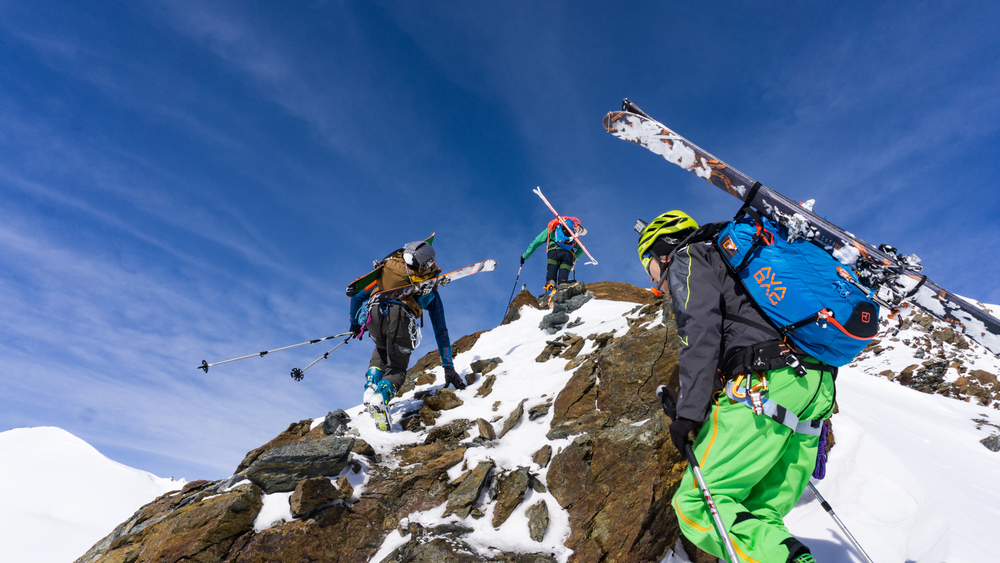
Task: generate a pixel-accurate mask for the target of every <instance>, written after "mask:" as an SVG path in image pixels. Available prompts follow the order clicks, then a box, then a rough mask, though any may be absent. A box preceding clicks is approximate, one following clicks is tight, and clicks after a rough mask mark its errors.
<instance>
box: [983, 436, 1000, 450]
mask: <svg viewBox="0 0 1000 563" xmlns="http://www.w3.org/2000/svg"><path fill="white" fill-rule="evenodd" d="M980 443H982V444H983V445H984V446H986V449H988V450H990V451H991V452H1000V435H997V434H994V435H992V436H988V437H986V438H983V439H982V440H980Z"/></svg>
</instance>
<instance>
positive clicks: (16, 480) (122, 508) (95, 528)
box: [0, 427, 184, 563]
mask: <svg viewBox="0 0 1000 563" xmlns="http://www.w3.org/2000/svg"><path fill="white" fill-rule="evenodd" d="M183 485H184V481H173V480H171V479H161V478H159V477H156V476H155V475H153V474H151V473H147V472H145V471H140V470H138V469H132V468H131V467H126V466H124V465H122V464H120V463H116V462H114V461H111V460H110V459H108V458H106V457H104V456H103V455H101V453H100V452H98V451H97V450H95V449H94V448H93V447H91V446H90V445H89V444H87V443H86V442H84V441H83V440H81V439H79V438H77V437H76V436H73V435H72V434H70V433H69V432H66V431H65V430H61V429H59V428H50V427H48V428H47V427H43V428H18V429H15V430H8V431H7V432H2V433H0V561H4V562H6V563H70V562H72V561H73V560H75V559H76V558H77V557H79V556H81V555H83V554H84V552H86V551H87V549H89V548H90V546H91V545H93V544H94V543H96V542H97V541H98V540H100V539H101V538H102V537H104V536H105V535H107V533H108V532H109V531H111V530H112V529H113V528H114V527H115V526H116V525H118V524H119V523H120V522H121V521H122V520H124V519H126V518H128V517H129V516H130V515H131V514H132V513H133V512H135V511H136V510H137V509H138V508H139V507H141V506H142V505H144V504H146V503H148V502H150V501H151V500H153V499H154V498H156V497H158V496H160V495H162V494H163V493H166V492H168V491H172V490H175V489H179V488H180V487H181V486H183Z"/></svg>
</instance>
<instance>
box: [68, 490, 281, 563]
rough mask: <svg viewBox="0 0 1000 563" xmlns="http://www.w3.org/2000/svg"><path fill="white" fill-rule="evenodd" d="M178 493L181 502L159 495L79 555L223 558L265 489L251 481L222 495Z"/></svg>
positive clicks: (85, 560)
mask: <svg viewBox="0 0 1000 563" xmlns="http://www.w3.org/2000/svg"><path fill="white" fill-rule="evenodd" d="M176 497H177V498H176V500H177V501H180V502H182V503H183V505H182V506H177V505H173V504H172V503H170V502H160V501H162V500H165V499H163V497H161V499H158V501H154V503H151V504H150V505H146V506H145V507H143V508H142V509H140V510H139V512H137V513H136V514H135V515H133V517H132V519H130V520H128V521H126V522H125V523H123V524H122V525H120V526H118V528H116V529H115V531H113V532H112V533H111V535H110V536H108V537H107V538H105V540H102V541H101V542H98V544H97V545H95V546H94V547H93V548H91V550H90V551H88V552H87V553H86V554H84V555H83V556H82V557H80V559H78V560H77V561H78V562H79V563H91V562H96V561H102V562H103V561H106V562H119V561H120V562H131V561H192V562H195V561H199V562H216V561H222V560H223V558H224V557H225V556H226V554H227V553H228V552H229V550H230V548H231V547H232V546H233V544H234V543H235V542H236V540H237V539H238V538H239V537H240V536H243V535H244V534H249V533H250V532H251V531H252V530H253V522H254V519H255V518H257V514H258V513H259V512H260V508H261V506H262V503H261V490H260V489H258V488H257V487H256V486H254V485H252V484H249V483H247V484H245V485H241V486H239V487H236V488H235V489H233V490H232V491H230V492H227V493H222V494H218V495H207V496H206V495H202V494H201V493H195V494H194V495H192V496H187V497H184V496H183V495H176ZM202 497H204V498H202Z"/></svg>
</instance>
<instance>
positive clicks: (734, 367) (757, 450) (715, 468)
mask: <svg viewBox="0 0 1000 563" xmlns="http://www.w3.org/2000/svg"><path fill="white" fill-rule="evenodd" d="M723 225H724V223H715V224H711V225H706V226H705V227H702V228H701V229H699V228H698V224H697V223H696V222H695V221H694V220H693V219H691V218H690V217H689V216H688V215H686V214H684V213H683V212H680V211H671V212H668V213H664V214H663V215H661V216H659V217H657V218H656V219H655V220H654V221H653V222H651V223H650V224H649V225H647V226H646V228H645V229H644V230H643V232H642V234H641V235H640V238H639V257H640V260H641V261H642V264H643V267H645V268H646V270H647V272H648V273H649V274H650V279H651V281H652V282H653V283H654V284H656V286H657V288H661V287H662V286H663V285H664V282H666V285H667V290H668V291H669V293H670V297H671V300H672V302H673V312H674V318H675V320H676V324H677V336H678V337H679V339H680V351H679V353H678V362H679V364H680V373H679V379H680V392H679V394H678V396H677V400H676V413H672V414H673V420H672V422H671V424H670V438H671V440H672V441H673V443H674V445H675V446H676V447H677V449H678V450H679V451H681V452H683V451H685V445H686V444H687V443H688V441H689V437H688V435H689V433H690V432H691V431H692V430H697V429H698V428H699V427H700V430H699V431H698V432H697V437H696V438H695V440H694V444H693V450H694V455H695V456H696V457H697V459H698V461H699V463H700V465H701V471H702V473H703V476H704V478H705V481H706V485H707V487H708V489H709V490H710V491H711V492H712V496H713V498H714V500H715V504H716V506H717V507H718V511H719V514H720V515H721V517H722V520H723V523H724V524H725V526H726V529H727V531H728V534H729V537H730V539H731V541H732V543H733V546H734V547H735V550H736V553H737V555H738V556H739V557H740V558H741V560H745V561H748V562H750V561H760V562H767V563H770V562H795V563H805V562H813V561H814V559H813V557H812V555H811V554H810V553H809V549H808V548H807V547H806V546H805V545H803V544H802V543H801V542H799V541H798V540H797V539H795V538H794V537H792V536H791V535H790V534H789V533H788V529H787V528H786V527H785V525H784V522H783V520H782V519H783V518H784V516H785V515H787V514H788V512H789V511H791V509H792V507H794V506H795V503H796V502H797V501H798V499H799V497H800V496H801V495H802V492H803V490H804V489H805V487H806V484H807V483H808V480H809V477H810V475H811V474H812V472H813V469H814V468H815V465H816V455H817V448H818V444H819V435H818V434H819V431H818V430H816V428H817V427H818V426H821V425H817V424H816V423H815V422H813V421H821V420H823V419H825V418H827V417H829V416H830V413H831V412H832V409H833V400H834V381H833V374H834V373H835V369H834V368H830V367H829V366H825V365H823V364H820V363H818V362H816V361H815V360H811V359H809V358H805V357H801V360H802V361H801V363H798V364H797V363H796V361H797V359H798V358H800V356H796V355H794V353H793V350H792V349H791V348H789V346H788V345H787V344H785V343H784V342H783V341H782V340H781V336H780V335H779V333H778V331H777V330H776V329H774V328H773V327H772V325H771V324H770V322H769V321H768V320H767V319H766V318H765V317H764V316H763V314H762V313H760V312H759V311H758V309H757V307H756V306H755V305H754V304H753V302H752V301H751V299H750V297H749V296H748V294H747V292H746V290H745V289H744V287H743V286H742V282H741V281H740V280H739V279H738V278H736V277H735V275H734V274H733V273H732V272H731V271H730V269H729V267H728V265H727V263H726V261H725V259H724V258H723V256H722V255H721V254H720V252H719V251H718V250H717V248H716V246H715V242H714V234H716V233H718V231H719V229H721V227H722V226H723ZM692 241H694V242H692ZM665 306H666V305H665ZM793 365H794V366H795V367H798V368H799V371H800V373H799V374H797V373H796V371H795V369H793V367H792V366H793ZM779 366H782V367H779ZM761 367H765V368H767V369H764V370H762V371H755V368H757V369H760V368H761ZM720 375H722V376H723V377H724V378H726V380H727V381H728V383H726V385H725V392H722V391H719V387H716V384H717V383H721V381H720ZM767 401H772V402H774V403H776V404H778V405H779V406H780V407H783V409H784V410H787V412H789V413H792V414H794V415H795V419H794V420H793V418H792V417H786V419H785V420H784V422H779V421H777V420H776V419H774V418H772V417H769V416H767V415H764V414H757V412H758V411H757V409H756V408H754V407H753V406H751V405H753V404H764V403H766V402H767ZM783 412H784V411H783ZM799 421H803V422H799ZM795 423H798V424H795ZM673 505H674V509H675V510H676V512H677V518H678V523H679V525H680V528H681V531H682V532H683V533H684V535H685V536H687V538H688V539H690V540H691V541H692V542H693V543H694V544H695V545H697V546H698V547H700V548H701V549H703V550H705V551H706V552H708V553H711V554H713V555H715V556H717V557H720V558H725V557H726V554H725V548H724V544H723V542H722V540H721V538H720V537H719V535H718V534H717V533H715V531H714V529H713V521H712V515H711V513H710V512H709V509H708V507H707V505H706V504H705V502H704V499H703V498H702V495H701V491H700V490H699V489H698V487H697V485H696V483H695V481H694V475H693V473H692V471H691V469H690V468H689V469H688V470H687V472H686V473H685V474H684V477H683V479H682V481H681V484H680V487H679V488H678V490H677V494H676V495H675V496H674V499H673Z"/></svg>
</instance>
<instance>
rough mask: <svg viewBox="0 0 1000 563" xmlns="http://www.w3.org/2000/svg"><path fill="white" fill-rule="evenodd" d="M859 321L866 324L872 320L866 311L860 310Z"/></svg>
mask: <svg viewBox="0 0 1000 563" xmlns="http://www.w3.org/2000/svg"><path fill="white" fill-rule="evenodd" d="M861 322H863V323H865V324H868V323H870V322H872V315H871V313H869V312H868V311H862V312H861Z"/></svg>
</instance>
